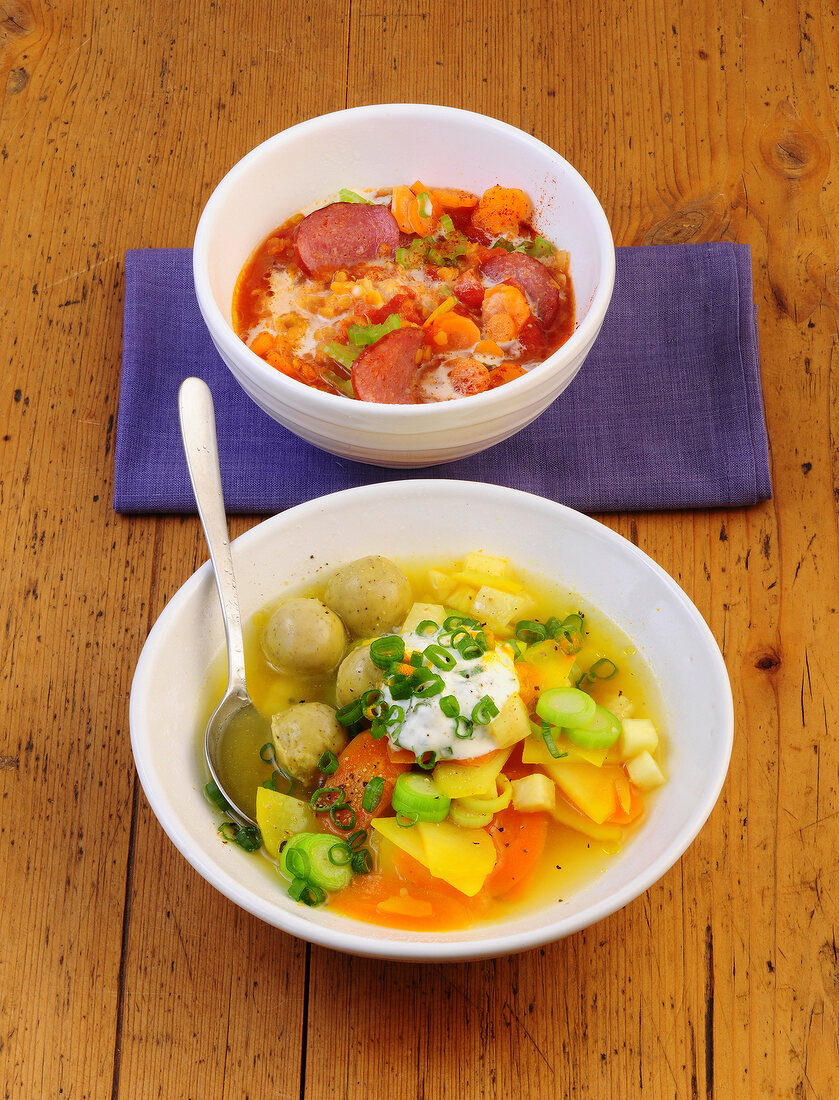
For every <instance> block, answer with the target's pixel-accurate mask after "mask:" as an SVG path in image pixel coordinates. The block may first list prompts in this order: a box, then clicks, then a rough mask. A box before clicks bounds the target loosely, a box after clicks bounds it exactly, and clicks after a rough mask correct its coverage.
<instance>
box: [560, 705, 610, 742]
mask: <svg viewBox="0 0 839 1100" xmlns="http://www.w3.org/2000/svg"><path fill="white" fill-rule="evenodd" d="M622 728H623V727H622V726H621V724H620V721H619V719H618V718H617V717H616V716H615V715H614V714H612V712H611V711H610V710H606V708H605V707H601V706H600V704H599V703H598V705H597V706H596V707H595V710H594V716H593V717H592V718H591V719H590V720H589V721H588V722H586V724H585V725H584V726H569V727H568V728H567V729H566V730H565V736H566V737H567V738H568V740H569V741H570V742H571V743H572V745H579V747H580V748H581V749H610V748H611V747H612V745H614V743H615V742H616V741H617V739H618V738H619V737H620V735H621V729H622Z"/></svg>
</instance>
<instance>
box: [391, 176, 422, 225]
mask: <svg viewBox="0 0 839 1100" xmlns="http://www.w3.org/2000/svg"><path fill="white" fill-rule="evenodd" d="M414 202H416V199H415V197H414V193H413V191H412V190H411V188H410V187H404V186H402V185H401V184H397V186H396V187H394V189H393V195H392V196H391V200H390V210H391V213H392V214H393V216H394V218H396V224H397V225H398V226H399V228H400V229H401V230H402V232H403V233H413V232H414V227H413V226H412V225H411V220H410V212H411V204H412V203H414Z"/></svg>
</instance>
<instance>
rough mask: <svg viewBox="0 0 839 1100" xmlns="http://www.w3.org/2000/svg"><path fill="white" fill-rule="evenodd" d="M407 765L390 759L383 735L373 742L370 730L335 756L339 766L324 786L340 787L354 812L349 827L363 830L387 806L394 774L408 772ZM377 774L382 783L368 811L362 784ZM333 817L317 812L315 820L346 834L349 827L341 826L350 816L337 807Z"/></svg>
mask: <svg viewBox="0 0 839 1100" xmlns="http://www.w3.org/2000/svg"><path fill="white" fill-rule="evenodd" d="M408 768H409V765H408V764H407V763H404V764H403V763H398V762H395V761H392V760H390V758H389V757H388V751H387V739H386V738H382V739H381V740H378V741H376V740H374V739H373V735H372V734H371V733H369V732H368V733H359V734H358V735H357V736H356V737H354V738H353V739H352V741H350V743H349V744H348V745H347V747H346V748H345V749H344V751H343V752H342V753H341V755H340V756H339V757H338V768H337V770H336V771H335V772H333V774H332V775H330V776H329V778H328V779H327V781H326V785H327V786H329V787H343V789H344V797H345V799H346V801H347V802H348V803H349V805H350V806H351V807H352V809H353V811H354V812H355V823H354V824H353V825H352V826H351V828H357V829H366V828H367V827H368V825H369V824H370V820H371V818H374V817H377V816H378V815H379V814H380V813H382V812H383V811H384V810H386V809H388V808H389V806H390V800H391V797H392V795H393V787H394V784H395V783H396V780H397V777H398V776H400V775H401V774H402V772H405V771H408ZM377 775H380V776H381V777H382V779H384V781H385V785H384V789H383V791H382V797H381V799H380V800H379V804H378V805H377V806H376V808H375V810H373V812H372V813H369V812H368V811H367V810H365V809H364V808H363V807H362V805H361V801H362V799H363V797H364V789H365V787H366V786H367V784H368V783H369V782H370V780H371V779H372V778H373V777H374V776H377ZM335 817H336V818H337V819H338V822H337V823H336V822H335V821H333V820H332V817H331V816H330V814H329V813H328V812H325V813H320V814H318V820H319V822H320V824H321V826H322V828H323V829H325V830H326V831H327V832H331V833H335V834H336V836H344V837H345V836H346V835H347V833H348V832H350V831H351V829H346V828H341V825H346V824H347V822H348V820H349V819H350V817H351V815H350V814H349V813H344V812H342V811H341V810H336V811H335Z"/></svg>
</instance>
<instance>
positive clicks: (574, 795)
mask: <svg viewBox="0 0 839 1100" xmlns="http://www.w3.org/2000/svg"><path fill="white" fill-rule="evenodd" d="M545 768H546V770H547V771H548V774H549V775H550V776H551V777H552V778H553V779H554V780H555V781H556V784H557V786H558V787H559V789H560V790H561V791H562V793H563V794H564V795H565V796H566V798H568V799H570V800H571V802H573V803H574V805H575V806H577V807H578V808H579V809H580V810H582V811H583V813H585V814H588V816H589V817H590V818H591V819H592V821H596V822H597V823H598V824H600V823H602V822H604V821H605V820H606V818H607V817H611V815H612V814H613V813H614V812H615V808H616V806H617V796H616V794H615V776H616V774H617V773H618V772H619V771H620V770H621V769H620V768H619V767H618V766H617V765H614V764H612V765H608V764H606V765H604V766H603V767H602V768H596V767H595V766H594V765H593V764H589V763H587V762H586V761H585V760H570V759H568V758H565V759H562V760H552V761H551V762H550V764H546V765H545Z"/></svg>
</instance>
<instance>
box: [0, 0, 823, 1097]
mask: <svg viewBox="0 0 839 1100" xmlns="http://www.w3.org/2000/svg"><path fill="white" fill-rule="evenodd" d="M388 100H398V101H429V102H431V101H433V102H439V103H444V104H450V105H456V106H461V107H466V108H470V109H473V110H477V111H482V112H486V113H488V114H491V115H495V116H497V117H498V118H501V119H504V120H505V121H507V122H510V123H512V124H514V125H516V126H519V127H521V128H523V129H524V130H527V131H528V132H530V133H532V134H535V135H536V136H538V137H539V138H541V139H542V140H543V141H545V142H547V143H548V144H550V145H552V146H554V147H555V148H557V149H558V150H559V151H560V152H562V153H563V154H564V155H565V156H567V157H568V159H570V160H571V161H572V163H574V164H575V165H576V166H577V167H578V168H579V169H580V170H581V171H582V173H583V174H584V175H585V176H586V177H587V179H588V180H589V181H590V182H591V184H592V186H593V187H594V189H595V191H596V192H597V193H598V195H599V196H600V197H601V199H602V201H603V204H604V206H605V209H606V212H607V214H608V216H609V218H610V221H611V224H612V227H613V231H614V235H615V239H616V243H617V244H643V243H647V244H661V243H668V242H673V241H704V240H716V239H725V240H735V241H743V242H747V243H748V244H750V245H751V248H752V255H753V263H754V279H755V301H756V304H757V306H758V308H759V313H758V321H759V328H760V342H761V353H762V370H763V385H764V393H765V401H766V416H767V422H768V428H769V434H770V441H771V458H772V473H773V479H774V498H773V500H772V501H771V502H769V503H767V504H765V505H761V506H757V507H754V508H750V509H744V510H734V511H710V512H709V511H697V512H681V513H673V514H664V513H656V514H644V515H633V516H629V515H616V516H607V517H602V518H604V519H605V522H606V523H608V524H609V525H610V526H612V527H613V528H615V529H616V530H618V531H620V532H621V533H622V534H624V535H626V536H627V537H629V538H631V539H632V540H633V541H634V542H636V543H637V544H638V545H639V546H640V547H642V548H643V549H644V550H646V551H647V552H648V553H650V554H651V555H652V556H653V557H654V558H656V559H657V560H658V561H659V562H660V563H661V565H662V566H663V567H664V568H665V569H667V570H668V571H669V572H670V573H672V574H673V576H674V577H676V579H677V580H678V581H679V582H680V584H681V585H682V586H683V587H684V588H685V590H686V591H687V593H688V594H689V595H690V596H691V597H692V599H693V600H694V601H695V602H696V604H697V605H698V607H699V609H700V610H701V612H702V613H703V615H704V616H705V617H706V619H707V621H708V622H709V624H710V626H711V629H712V630H713V632H714V634H715V635H716V637H717V639H718V640H719V642H720V644H721V646H722V647H723V651H724V655H725V659H726V662H727V666H728V669H729V672H730V675H731V679H732V684H733V688H734V698H735V707H736V740H735V746H734V755H733V759H732V762H731V769H730V773H729V777H728V781H727V783H726V785H725V789H724V791H723V795H722V797H721V799H720V801H719V803H718V805H717V807H716V809H715V811H714V813H713V815H712V816H711V819H710V821H709V822H708V824H707V826H706V827H705V828H704V829H703V830H702V832H701V834H700V835H699V837H698V838H697V840H696V842H695V843H694V844H693V845H692V847H691V848H690V849H689V850H688V852H687V853H686V854H685V856H684V857H683V858H682V859H681V860H680V862H679V863H678V864H677V865H676V866H675V867H674V868H673V869H672V870H671V871H670V872H669V873H668V874H667V875H665V877H664V878H663V879H662V880H661V881H660V882H658V883H657V884H656V885H655V886H654V887H653V888H652V889H650V890H649V891H648V892H647V893H646V894H644V895H643V896H642V897H640V898H639V899H638V900H637V901H635V902H633V903H632V904H630V905H628V906H627V907H626V908H625V909H623V910H622V911H620V912H619V913H617V914H615V915H614V916H613V917H611V918H609V919H607V920H604V921H602V922H601V923H600V924H598V925H596V926H594V927H592V928H590V929H588V930H587V931H585V932H581V933H579V934H577V935H575V936H572V937H570V938H568V939H567V940H564V941H562V942H560V943H557V944H554V945H552V946H549V947H546V948H544V949H543V950H538V951H532V952H529V953H527V954H524V955H521V956H518V957H513V958H506V959H498V960H495V961H490V962H483V963H473V964H459V965H455V964H447V965H440V966H436V967H435V966H418V965H394V964H389V963H382V962H372V961H365V960H361V959H357V958H350V957H344V956H340V955H337V954H334V953H331V952H329V951H327V950H325V949H321V948H317V947H309V946H307V945H306V944H304V943H302V942H299V941H296V940H294V939H292V938H290V937H288V936H285V935H283V934H282V933H280V932H278V931H276V930H274V929H272V928H270V927H268V926H266V925H264V924H261V923H260V922H259V921H257V920H256V919H254V918H252V917H250V916H248V915H247V914H245V913H243V912H241V911H239V910H238V909H236V908H235V907H234V906H233V905H232V904H230V903H229V902H227V901H226V900H225V899H223V898H222V897H221V896H220V895H219V894H217V893H216V892H215V891H214V890H213V889H212V888H211V887H210V886H209V885H207V884H206V883H205V882H204V881H203V880H202V879H201V878H199V877H198V876H197V875H196V874H195V873H194V872H193V871H192V870H191V869H190V868H189V867H188V866H187V864H186V863H185V862H184V860H183V859H182V858H181V857H180V856H179V855H178V853H177V852H176V851H175V849H174V848H173V846H172V845H171V844H170V842H169V841H168V840H167V839H166V837H165V836H164V834H163V832H162V830H161V829H160V827H159V826H158V824H157V823H156V821H155V819H154V817H153V815H152V814H151V812H150V810H149V807H148V805H147V804H146V801H145V799H144V797H143V794H142V791H141V790H140V787H139V784H138V781H137V779H136V776H135V773H134V770H133V765H132V759H131V752H130V746H129V734H128V696H129V688H130V683H131V677H132V674H133V669H134V665H135V662H136V659H137V656H138V654H139V652H140V649H141V647H142V644H143V642H144V640H145V637H146V635H147V633H148V630H149V628H150V627H151V624H152V623H153V622H154V620H155V618H156V616H157V615H158V614H159V613H160V611H161V609H162V607H163V606H164V604H165V602H166V600H167V599H168V598H169V597H170V596H171V595H172V594H173V592H174V591H175V590H176V589H177V588H178V587H179V586H180V584H181V583H182V582H183V581H184V580H185V578H186V577H187V576H188V575H189V574H190V573H191V572H192V570H193V569H194V568H195V567H196V566H197V565H198V564H200V562H201V561H203V560H204V558H205V556H206V555H205V549H204V544H203V539H202V535H201V531H200V528H199V525H198V521H197V520H196V519H195V518H192V517H189V518H176V517H166V518H153V517H152V518H139V519H138V518H125V517H120V516H115V515H114V513H113V511H112V507H111V493H112V487H113V486H112V478H113V444H114V418H115V413H116V409H117V402H118V398H119V373H120V352H121V323H122V322H121V305H122V295H123V256H124V253H125V250H126V249H127V248H135V247H157V246H185V245H189V244H190V242H191V238H192V233H193V231H194V228H195V225H196V222H197V218H198V215H199V212H200V210H201V208H202V205H203V204H204V202H205V201H206V199H207V197H208V195H209V194H210V192H211V190H212V188H213V186H214V185H215V183H216V182H217V181H218V179H219V178H220V177H221V175H222V174H223V173H224V172H225V171H226V170H227V168H228V167H229V166H231V165H232V164H233V163H234V162H235V161H236V160H237V159H238V158H239V157H240V156H241V155H242V154H243V153H245V152H246V151H247V150H248V149H249V148H251V147H252V146H253V145H255V144H257V143H258V142H259V141H260V140H261V139H263V138H265V137H266V136H268V135H270V134H272V133H275V132H277V131H279V130H281V129H283V128H284V127H286V126H288V125H290V124H292V123H295V122H298V121H300V120H302V119H305V118H308V117H310V116H313V115H317V114H320V113H322V112H325V111H331V110H335V109H339V108H343V107H346V106H354V105H357V104H364V103H370V102H376V101H388ZM837 118H839V15H837V7H836V4H835V3H834V2H832V0H814V2H813V3H809V4H803V3H802V4H796V3H793V2H792V0H744V2H742V3H738V2H737V0H734V2H733V3H725V4H724V3H722V2H721V0H695V2H692V3H690V4H685V3H675V2H668V0H631V2H625V0H624V2H619V0H607V2H605V3H603V4H594V3H591V2H587V0H583V2H582V3H578V4H570V3H558V2H548V0H544V2H542V3H533V2H529V0H515V2H514V0H461V2H460V3H458V4H443V3H433V2H431V0H425V2H424V3H423V2H421V0H335V2H329V0H309V2H308V4H296V3H295V4H293V3H289V2H286V0H270V2H262V0H250V2H248V3H245V2H244V0H239V2H237V0H215V2H213V3H204V4H195V3H186V2H185V0H149V2H148V3H146V4H142V5H141V4H135V3H130V2H127V0H110V2H105V3H96V2H94V0H0V370H2V387H0V417H2V430H1V431H0V435H2V442H1V443H0V456H2V457H1V458H0V461H2V480H1V481H0V505H1V506H2V529H1V530H0V539H2V554H0V560H2V573H0V621H2V624H3V631H2V649H0V668H2V678H1V679H0V685H2V686H1V687H0V896H2V935H0V1095H2V1096H3V1097H14V1098H15V1100H18V1098H23V1100H40V1098H49V1100H52V1098H58V1097H72V1098H88V1097H89V1098H106V1100H107V1098H112V1100H128V1098H137V1097H140V1098H145V1097H163V1098H174V1100H179V1098H181V1097H183V1098H187V1097H190V1098H199V1097H224V1098H230V1100H233V1098H241V1097H251V1098H262V1097H293V1098H299V1097H305V1098H306V1100H321V1098H325V1097H347V1098H353V1100H361V1098H365V1100H368V1098H369V1097H371V1096H382V1097H386V1098H388V1100H390V1098H403V1097H404V1098H413V1097H417V1098H420V1097H421V1098H424V1100H437V1098H443V1097H457V1098H462V1097H475V1098H495V1097H519V1096H521V1097H534V1098H541V1097H598V1098H599V1097H602V1098H624V1097H640V1096H644V1097H645V1100H653V1098H658V1097H679V1098H681V1097H685V1098H688V1097H721V1098H727V1097H756V1098H764V1097H800V1098H821V1100H829V1098H831V1097H836V1096H839V1045H838V1042H837V1035H839V954H837V931H836V925H837V912H839V855H837V853H839V738H837V728H839V690H837V683H839V675H837V674H839V662H837V621H836V616H837V607H839V552H838V551H839V546H837V523H836V515H837V499H839V478H838V477H837V461H838V460H839V453H837V442H836V440H837V438H839V412H838V411H837V410H839V381H837V379H839V352H837V346H838V345H837V314H838V313H839V273H838V272H837V232H839V219H837V214H839V178H837V165H839V136H838V135H837ZM255 521H256V518H255V517H254V518H253V519H248V520H241V519H240V520H237V521H235V522H234V523H233V525H232V526H233V530H234V533H239V532H240V531H242V530H244V529H245V528H246V527H248V526H250V525H251V524H252V523H253V522H255Z"/></svg>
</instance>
